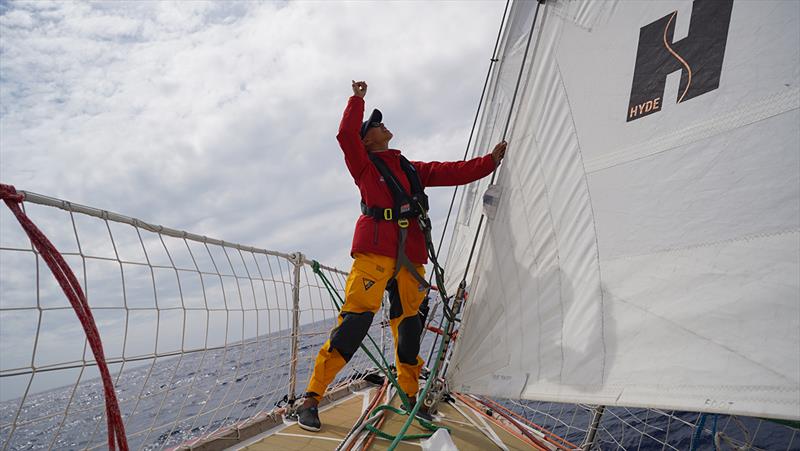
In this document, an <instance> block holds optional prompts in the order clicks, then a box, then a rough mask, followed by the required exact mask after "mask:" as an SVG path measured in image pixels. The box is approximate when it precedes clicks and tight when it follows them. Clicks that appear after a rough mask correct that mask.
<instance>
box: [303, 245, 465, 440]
mask: <svg viewBox="0 0 800 451" xmlns="http://www.w3.org/2000/svg"><path fill="white" fill-rule="evenodd" d="M311 269H312V270H313V271H314V274H316V275H317V276H319V278H320V280H322V283H323V285H325V289H326V290H328V294H329V295H330V297H331V301H332V302H333V304H334V305H335V306H336V308H337V309H338V310H340V311H341V309H342V307H341V305H340V303H339V302H342V304H343V303H344V301H342V297H341V296H340V295H339V292H338V291H336V289H335V288H334V287H333V284H332V283H331V282H330V281H329V280H328V278H327V277H326V276H325V274H324V273H323V272H322V269H321V267H320V264H319V262H318V261H316V260H312V262H311ZM337 299H338V301H337ZM450 324H451V323H450V321H448V322H447V323H446V326H445V327H446V328H447V327H450ZM367 338H369V340H370V342H372V344H373V346H375V349H380V348H379V347H378V345H377V343H375V341H374V340H373V339H372V337H371V336H370V335H369V334H367ZM449 342H450V340H449V337H445V339H443V340H442V342H441V344H440V346H439V352H438V355H437V357H436V363H435V365H434V368H433V371H432V372H431V375H430V376H429V377H428V382H427V383H426V384H425V389H424V390H423V391H422V396H420V397H419V398H418V399H417V402H416V404H414V406H411V400H410V399H409V398H408V395H407V394H406V393H405V392H404V391H403V389H402V388H401V387H400V384H399V383H398V382H397V379H395V377H394V375H392V373H391V371H389V364H388V363H387V362H386V359H385V358H384V357H383V353H380V352H379V353H378V354H379V355H380V356H381V360H383V362H384V365H385V366H381V364H380V363H378V360H377V359H376V358H375V357H374V356H373V355H372V353H370V352H369V350H368V349H367V347H366V346H364V344H363V343H362V344H360V345H359V347H360V348H361V350H362V351H364V353H365V354H367V356H368V357H369V358H370V360H372V362H373V363H374V364H375V366H377V367H378V369H380V370H381V371H382V372H383V374H385V375H386V377H387V378H388V379H389V381H390V382H391V383H392V385H394V386H395V388H396V389H397V394H398V395H399V396H400V400H401V401H402V403H403V407H405V408H406V409H405V410H401V409H398V408H396V407H394V406H390V405H386V404H382V405H379V406H377V407H375V409H373V410H372V413H371V414H375V413H376V412H379V411H381V410H391V411H393V412H395V413H397V414H398V415H408V420H406V422H405V424H404V425H403V428H402V429H401V430H400V433H399V434H397V435H396V436H394V435H391V434H387V433H386V432H383V431H381V430H380V429H378V428H376V427H374V426H372V425H371V424H368V425H367V426H366V427H365V428H366V429H367V430H369V431H370V432H372V433H373V434H375V435H377V436H378V437H382V438H384V439H386V440H393V442H392V446H391V447H390V448H389V450H390V451H391V450H393V449H394V448H395V447H397V444H398V443H400V441H401V440H403V439H406V440H415V439H421V438H428V437H430V436H431V435H432V434H411V435H405V432H406V431H407V430H408V428H409V427H410V426H411V423H412V422H413V421H414V420H416V421H417V422H418V423H419V424H420V426H422V427H424V428H425V429H428V430H430V431H436V430H437V429H445V430H448V431H449V430H450V429H449V428H447V427H443V426H436V425H434V424H432V423H430V422H428V421H425V420H423V419H422V418H417V416H416V415H417V412H418V411H419V408H420V407H421V406H422V402H423V400H424V399H425V396H426V395H427V394H428V390H429V389H430V387H431V382H432V381H433V380H434V379H435V375H436V373H437V371H438V369H439V361H440V360H441V356H442V353H443V352H444V348H445V344H447V343H449ZM408 409H411V410H410V411H409V410H408Z"/></svg>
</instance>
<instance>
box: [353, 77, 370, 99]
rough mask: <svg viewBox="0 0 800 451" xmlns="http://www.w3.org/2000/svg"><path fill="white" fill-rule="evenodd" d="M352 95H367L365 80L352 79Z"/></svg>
mask: <svg viewBox="0 0 800 451" xmlns="http://www.w3.org/2000/svg"><path fill="white" fill-rule="evenodd" d="M353 95H357V96H359V97H361V98H363V97H364V96H365V95H367V82H365V81H355V80H353Z"/></svg>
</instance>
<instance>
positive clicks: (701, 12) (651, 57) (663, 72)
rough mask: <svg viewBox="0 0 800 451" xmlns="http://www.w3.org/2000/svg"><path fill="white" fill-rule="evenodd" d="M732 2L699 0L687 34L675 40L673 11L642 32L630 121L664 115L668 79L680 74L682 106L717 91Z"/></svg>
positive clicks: (693, 10) (675, 13) (680, 100)
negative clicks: (678, 71) (683, 103)
mask: <svg viewBox="0 0 800 451" xmlns="http://www.w3.org/2000/svg"><path fill="white" fill-rule="evenodd" d="M732 9H733V0H695V1H694V3H693V4H692V18H691V22H690V23H689V35H688V36H686V37H685V38H683V39H681V40H680V41H678V42H672V35H673V33H674V31H675V19H676V17H677V15H678V12H677V11H675V12H672V13H670V14H667V15H666V16H664V17H662V18H660V19H658V20H656V21H655V22H653V23H651V24H649V25H645V26H644V27H642V28H641V30H640V31H639V49H638V50H637V52H636V66H635V67H634V69H633V86H631V99H630V103H629V104H628V122H630V121H632V120H635V119H639V118H641V117H644V116H647V115H649V114H653V113H655V112H658V111H661V106H662V105H663V104H664V101H663V97H664V85H665V84H666V82H667V75H668V74H671V73H672V72H675V71H676V70H680V71H681V83H680V86H679V87H678V99H677V101H678V103H681V102H685V101H687V100H689V99H692V98H694V97H697V96H699V95H702V94H705V93H707V92H709V91H713V90H715V89H717V88H718V87H719V77H720V75H721V73H722V60H723V58H724V57H725V44H726V43H727V41H728V26H729V25H730V23H731V10H732Z"/></svg>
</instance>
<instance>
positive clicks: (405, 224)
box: [397, 218, 408, 229]
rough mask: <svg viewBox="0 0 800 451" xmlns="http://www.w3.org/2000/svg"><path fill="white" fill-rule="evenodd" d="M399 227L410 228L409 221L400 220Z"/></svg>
mask: <svg viewBox="0 0 800 451" xmlns="http://www.w3.org/2000/svg"><path fill="white" fill-rule="evenodd" d="M397 225H399V226H400V228H401V229H405V228H407V227H408V219H406V218H402V219H400V220H398V221H397Z"/></svg>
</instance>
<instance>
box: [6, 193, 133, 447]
mask: <svg viewBox="0 0 800 451" xmlns="http://www.w3.org/2000/svg"><path fill="white" fill-rule="evenodd" d="M0 199H2V200H3V201H4V202H5V203H6V205H8V208H9V209H10V210H11V212H12V213H14V216H16V218H17V220H18V221H19V223H20V225H21V226H22V228H23V230H25V233H26V234H28V237H29V238H30V240H31V243H33V246H34V248H36V251H37V252H38V253H39V255H41V257H42V259H43V260H44V261H45V263H47V266H48V267H49V268H50V271H52V272H53V276H54V277H55V278H56V280H57V281H58V284H59V285H61V289H62V290H64V294H65V295H66V296H67V298H68V299H69V302H70V304H72V308H73V309H74V310H75V314H76V315H78V320H80V322H81V325H82V326H83V330H84V332H86V339H87V340H88V341H89V345H90V346H91V348H92V353H94V359H95V360H96V361H97V367H98V369H99V370H100V376H101V378H102V380H103V392H104V393H105V399H106V422H107V425H108V448H109V449H110V450H111V451H115V450H116V447H115V444H116V445H117V446H119V449H120V450H121V451H128V440H127V438H126V437H125V425H124V424H123V423H122V414H121V413H120V410H119V402H118V401H117V394H116V392H115V391H114V383H113V382H112V381H111V373H109V371H108V365H107V364H106V358H105V354H104V353H103V342H102V341H101V340H100V332H99V331H98V330H97V325H96V324H95V322H94V316H92V311H91V309H90V308H89V303H88V302H87V301H86V295H85V294H84V293H83V290H82V289H81V285H80V283H79V282H78V279H77V278H76V277H75V274H74V273H73V272H72V269H71V268H70V267H69V265H67V262H66V261H65V260H64V257H63V256H61V253H60V252H58V249H56V247H55V246H53V243H51V242H50V240H48V239H47V237H46V236H45V235H44V233H42V231H41V230H39V228H38V227H36V225H35V224H34V223H33V221H31V220H30V218H28V216H27V215H26V214H25V212H24V211H22V208H21V207H20V204H21V203H22V202H23V201H24V200H25V196H24V195H23V194H21V193H18V192H17V190H16V189H15V188H14V187H13V186H11V185H4V184H1V183H0Z"/></svg>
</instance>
